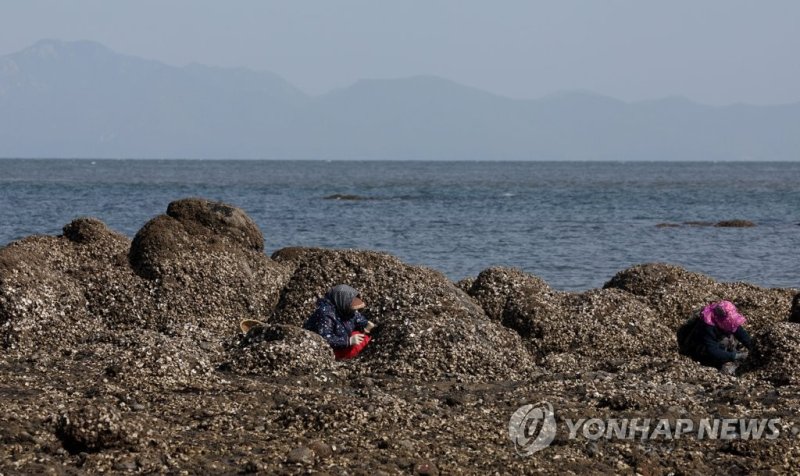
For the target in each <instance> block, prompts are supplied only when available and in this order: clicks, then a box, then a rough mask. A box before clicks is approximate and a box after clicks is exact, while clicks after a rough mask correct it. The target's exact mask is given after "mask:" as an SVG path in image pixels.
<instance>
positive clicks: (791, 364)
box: [756, 322, 800, 385]
mask: <svg viewBox="0 0 800 476" xmlns="http://www.w3.org/2000/svg"><path fill="white" fill-rule="evenodd" d="M756 345H757V347H756V349H757V351H758V352H757V355H756V357H757V358H758V359H759V360H760V362H759V369H758V371H757V372H756V374H757V375H759V376H763V378H766V379H768V380H770V381H771V382H773V383H774V384H776V385H789V384H791V385H800V324H796V323H794V322H778V323H775V324H772V325H770V326H769V327H767V328H766V329H765V330H764V331H763V332H762V333H760V334H758V335H757V340H756Z"/></svg>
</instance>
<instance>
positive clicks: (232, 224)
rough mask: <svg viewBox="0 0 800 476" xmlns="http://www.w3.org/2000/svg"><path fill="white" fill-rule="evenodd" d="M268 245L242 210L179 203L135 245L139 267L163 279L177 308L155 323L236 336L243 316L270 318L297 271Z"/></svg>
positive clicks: (133, 257)
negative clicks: (283, 263)
mask: <svg viewBox="0 0 800 476" xmlns="http://www.w3.org/2000/svg"><path fill="white" fill-rule="evenodd" d="M262 250H263V236H262V235H261V232H260V231H259V230H258V227H257V226H256V225H255V223H253V221H252V220H251V219H250V218H249V217H248V216H247V215H246V214H245V213H244V212H243V211H241V210H240V209H238V208H235V207H232V206H230V205H226V204H223V203H217V202H210V201H207V200H201V199H185V200H179V201H176V202H172V203H171V204H170V205H169V207H168V209H167V215H161V216H158V217H156V218H154V219H153V220H150V221H149V222H148V223H147V224H145V226H144V227H143V228H142V229H141V230H139V232H138V233H137V234H136V237H135V238H134V239H133V243H132V244H131V249H130V255H129V257H130V262H131V266H132V267H133V269H134V270H135V271H136V272H137V273H138V274H139V275H140V276H142V277H144V278H146V279H148V280H153V281H155V284H157V286H158V289H159V294H158V296H159V298H160V300H161V301H162V302H165V303H166V304H168V306H169V308H170V311H171V312H170V313H169V314H170V315H169V316H168V317H169V319H168V321H166V322H165V321H164V320H163V319H159V320H156V321H155V322H153V323H152V324H151V326H152V327H154V328H159V327H163V326H164V325H173V326H174V325H175V324H183V323H187V322H188V323H197V324H200V323H201V322H202V325H203V327H206V328H211V329H216V330H217V331H218V332H226V333H230V331H232V330H234V329H236V328H237V327H238V321H239V320H241V319H243V318H250V319H258V320H263V319H265V318H266V316H268V315H269V314H270V313H271V311H272V309H273V308H274V306H275V304H276V303H277V301H278V296H279V293H280V289H281V288H282V287H283V285H284V284H285V283H286V280H287V279H288V277H289V273H290V270H289V269H287V268H285V267H283V266H281V265H280V264H278V263H276V262H274V261H272V260H271V259H269V258H268V257H266V256H265V255H264V254H263V253H262V252H261V251H262ZM164 317H167V316H164Z"/></svg>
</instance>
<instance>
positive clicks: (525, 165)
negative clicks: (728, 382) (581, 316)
mask: <svg viewBox="0 0 800 476" xmlns="http://www.w3.org/2000/svg"><path fill="white" fill-rule="evenodd" d="M333 194H355V195H359V196H363V197H366V198H368V199H367V200H360V201H334V200H325V199H324V197H326V196H329V195H333ZM188 196H201V197H205V198H209V199H214V200H222V201H225V202H228V203H232V204H235V205H237V206H239V207H241V208H243V209H244V210H245V211H247V213H248V214H249V215H250V216H251V217H252V218H253V219H254V220H255V221H256V222H257V223H258V225H259V226H260V227H261V229H262V231H263V232H264V236H265V240H266V242H265V246H266V249H267V253H272V251H275V250H277V249H279V248H282V247H284V246H324V247H335V248H364V249H372V250H381V251H386V252H389V253H392V254H394V255H397V256H399V257H400V258H401V259H403V260H404V261H406V262H409V263H413V264H422V265H426V266H430V267H433V268H436V269H439V270H441V271H443V272H444V273H446V274H447V275H448V276H449V277H450V278H452V279H454V280H458V279H461V278H463V277H466V276H473V275H476V274H477V273H478V272H480V271H481V270H483V269H485V268H487V267H489V266H493V265H506V266H516V267H519V268H522V269H523V270H525V271H527V272H530V273H533V274H536V275H538V276H541V277H542V278H544V279H545V280H547V281H548V282H549V283H550V284H551V285H552V286H553V287H555V288H558V289H565V290H581V289H587V288H592V287H599V286H602V284H603V283H604V282H605V281H607V280H608V279H609V278H610V277H611V276H613V275H614V273H616V272H617V271H619V270H622V269H624V268H626V267H628V266H631V265H633V264H637V263H644V262H653V261H662V262H669V263H674V264H678V265H682V266H684V267H686V268H688V269H690V270H693V271H699V272H703V273H707V274H709V275H711V276H713V277H715V278H717V279H720V280H725V281H748V282H752V283H755V284H759V285H765V286H776V287H798V286H800V276H799V275H798V265H800V254H799V253H798V249H800V226H798V225H799V224H800V162H797V163H684V162H670V163H663V162H662V163H648V162H641V163H563V162H561V163H554V162H516V163H515V162H504V163H497V162H382V161H370V162H314V161H292V162H281V161H222V160H220V161H176V160H166V161H157V160H96V161H93V160H66V159H60V160H0V244H5V243H7V242H10V241H12V240H15V239H17V238H20V237H23V236H26V235H29V234H36V233H44V234H58V233H60V230H61V227H62V226H63V225H64V224H66V223H68V222H69V221H70V220H72V219H73V218H75V217H78V216H82V215H91V216H95V217H98V218H100V219H102V220H103V221H105V222H106V223H107V224H108V225H109V226H110V227H111V228H113V229H116V230H118V231H120V232H122V233H125V234H126V235H128V236H131V237H132V236H133V235H134V234H135V233H136V231H137V230H138V229H139V228H140V227H141V226H142V225H143V224H144V223H145V222H146V221H147V220H149V219H150V218H152V217H153V216H155V215H157V214H159V213H163V212H164V211H165V210H166V207H167V204H168V203H169V202H170V201H172V200H175V199H178V198H182V197H188ZM734 218H742V219H747V220H751V221H754V222H756V223H757V224H758V226H757V227H755V228H742V229H731V228H714V227H680V228H657V227H656V225H657V224H658V223H662V222H678V223H679V222H685V221H709V222H716V221H719V220H724V219H734Z"/></svg>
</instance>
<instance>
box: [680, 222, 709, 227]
mask: <svg viewBox="0 0 800 476" xmlns="http://www.w3.org/2000/svg"><path fill="white" fill-rule="evenodd" d="M683 224H684V225H686V226H714V224H715V223H714V222H711V221H685V222H683Z"/></svg>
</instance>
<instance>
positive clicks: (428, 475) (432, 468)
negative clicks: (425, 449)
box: [414, 461, 439, 476]
mask: <svg viewBox="0 0 800 476" xmlns="http://www.w3.org/2000/svg"><path fill="white" fill-rule="evenodd" d="M414 472H416V473H417V474H419V475H420V476H438V475H439V468H437V467H436V465H435V464H433V463H432V462H431V461H420V462H418V463H417V464H416V466H415V467H414Z"/></svg>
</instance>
